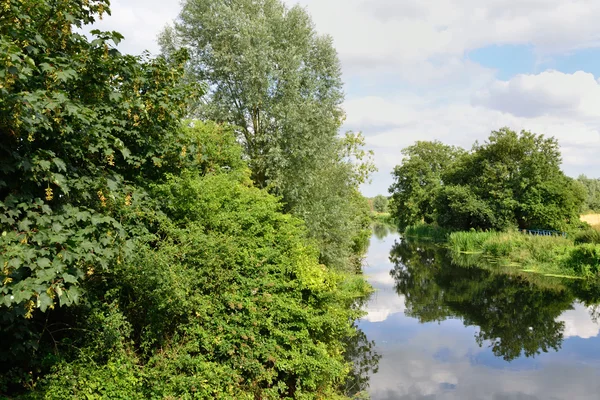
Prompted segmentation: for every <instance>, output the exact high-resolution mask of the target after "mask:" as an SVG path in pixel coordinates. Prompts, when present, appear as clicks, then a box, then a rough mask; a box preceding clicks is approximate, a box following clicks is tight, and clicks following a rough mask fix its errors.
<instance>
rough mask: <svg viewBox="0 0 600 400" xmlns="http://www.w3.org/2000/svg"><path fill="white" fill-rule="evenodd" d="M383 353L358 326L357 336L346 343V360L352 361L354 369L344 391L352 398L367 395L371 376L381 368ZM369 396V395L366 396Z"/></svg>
mask: <svg viewBox="0 0 600 400" xmlns="http://www.w3.org/2000/svg"><path fill="white" fill-rule="evenodd" d="M380 358H381V355H380V354H379V353H377V352H376V351H375V342H373V341H370V340H369V339H368V338H367V335H366V334H365V333H364V332H363V331H362V330H361V329H359V328H358V327H356V336H354V337H352V338H350V339H349V340H348V343H347V345H346V360H347V361H349V362H351V363H352V370H351V371H350V374H349V377H348V379H347V380H346V382H345V383H344V393H345V394H346V395H347V396H349V397H352V398H355V399H360V398H362V396H363V395H364V396H366V393H367V392H366V391H367V389H368V388H369V378H370V376H371V375H372V374H376V373H377V371H378V369H379V359H380ZM366 398H368V397H366Z"/></svg>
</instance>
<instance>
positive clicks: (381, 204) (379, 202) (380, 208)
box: [373, 194, 389, 213]
mask: <svg viewBox="0 0 600 400" xmlns="http://www.w3.org/2000/svg"><path fill="white" fill-rule="evenodd" d="M388 203H389V201H388V198H387V197H385V196H383V195H381V194H380V195H377V196H375V197H374V198H373V210H375V211H376V212H378V213H385V212H387V211H388Z"/></svg>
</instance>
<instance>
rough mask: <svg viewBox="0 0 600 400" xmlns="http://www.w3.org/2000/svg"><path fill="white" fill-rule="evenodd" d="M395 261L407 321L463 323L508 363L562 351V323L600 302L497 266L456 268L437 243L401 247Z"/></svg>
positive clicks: (593, 295)
mask: <svg viewBox="0 0 600 400" xmlns="http://www.w3.org/2000/svg"><path fill="white" fill-rule="evenodd" d="M390 259H391V261H392V262H393V264H394V269H393V270H392V271H391V272H390V274H391V275H392V276H393V277H394V279H395V281H396V284H395V287H396V291H397V292H398V294H400V295H404V296H405V297H406V314H407V315H409V316H411V317H414V318H417V319H418V320H419V321H420V322H423V323H424V322H432V321H444V320H446V319H448V318H461V319H462V320H463V323H464V324H465V325H471V326H478V327H479V329H480V331H479V333H478V334H477V336H476V340H477V342H478V344H479V345H480V346H482V345H483V344H484V342H485V341H489V342H490V346H491V348H492V350H493V353H494V354H495V355H496V356H497V357H502V358H503V359H504V360H506V361H511V360H514V359H516V358H517V357H520V356H521V355H525V356H527V357H533V356H535V355H537V354H540V353H541V352H548V351H549V350H550V349H553V350H558V349H559V348H560V346H561V343H562V341H563V331H564V323H563V322H561V321H557V317H559V316H560V315H561V314H562V313H563V312H564V311H566V310H569V309H572V304H573V302H574V301H575V299H576V298H578V297H579V298H580V299H582V301H583V302H584V303H588V305H589V304H593V303H597V300H598V289H597V285H595V286H591V287H590V288H582V287H581V286H580V283H577V282H573V281H570V282H564V281H561V280H556V279H554V280H548V279H546V280H544V279H543V278H540V277H539V276H538V277H535V276H532V277H530V276H525V275H518V274H506V273H499V272H497V271H496V270H495V268H494V267H492V266H490V267H488V268H486V267H483V268H464V267H459V266H456V265H452V262H451V260H450V257H449V254H448V251H447V250H446V249H444V248H441V247H438V246H435V245H434V244H431V243H416V242H411V241H404V240H402V241H400V242H396V244H395V245H394V247H393V249H392V251H391V255H390ZM592 288H595V290H591V289H592ZM586 289H587V290H586ZM590 290H591V291H590ZM575 293H577V296H576V295H575Z"/></svg>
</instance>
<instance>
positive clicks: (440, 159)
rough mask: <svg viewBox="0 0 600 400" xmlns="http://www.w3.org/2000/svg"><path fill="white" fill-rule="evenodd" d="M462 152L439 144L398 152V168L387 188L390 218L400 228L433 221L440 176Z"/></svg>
mask: <svg viewBox="0 0 600 400" xmlns="http://www.w3.org/2000/svg"><path fill="white" fill-rule="evenodd" d="M463 153H464V151H463V150H462V149H460V148H457V147H453V146H447V145H445V144H443V143H441V142H438V141H434V142H416V143H415V144H414V145H412V146H409V147H407V148H405V149H403V150H402V155H403V156H404V159H403V160H402V164H400V165H398V166H397V167H396V168H394V172H393V173H392V175H393V177H394V183H393V184H392V186H390V189H389V191H390V193H391V194H392V199H391V202H390V210H391V214H392V216H393V217H394V219H396V220H397V221H398V222H399V225H400V228H401V229H404V228H405V227H406V226H408V225H413V224H416V223H418V222H421V221H425V222H426V223H431V222H433V221H434V220H435V215H436V210H435V198H436V194H437V192H438V190H439V189H440V188H441V186H442V184H443V181H442V174H443V173H444V172H446V170H447V169H448V168H449V167H450V165H451V164H452V163H453V162H454V161H455V160H456V159H457V158H459V157H460V156H461V155H462V154H463Z"/></svg>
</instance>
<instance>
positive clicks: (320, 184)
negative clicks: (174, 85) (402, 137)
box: [160, 0, 370, 254]
mask: <svg viewBox="0 0 600 400" xmlns="http://www.w3.org/2000/svg"><path fill="white" fill-rule="evenodd" d="M160 43H161V46H162V49H163V52H164V53H165V54H166V55H167V56H168V55H169V54H171V53H172V52H173V51H174V50H175V49H177V48H179V47H185V48H187V49H188V50H189V53H190V54H191V61H190V63H189V66H188V77H189V79H195V80H197V81H202V82H205V83H207V87H208V88H209V91H208V94H207V96H206V97H205V98H204V99H203V101H202V102H200V106H199V108H198V114H199V117H201V118H204V119H213V120H216V121H226V122H228V123H230V124H232V125H235V126H236V127H237V130H238V135H239V138H240V141H241V142H242V143H243V146H244V149H245V155H246V157H247V159H248V163H249V166H250V168H251V170H252V178H253V180H254V182H255V183H256V185H257V186H259V187H262V188H268V189H269V191H270V192H272V193H274V194H276V195H278V196H281V197H282V199H283V202H284V205H285V210H286V211H291V212H293V213H294V214H296V215H300V216H302V218H303V219H305V221H306V222H307V225H308V227H309V234H310V235H311V236H312V237H314V238H315V239H317V241H318V242H319V243H321V244H322V246H321V251H322V253H325V252H326V251H327V252H331V251H330V250H331V248H330V249H325V247H324V246H325V243H328V244H327V246H329V247H331V246H334V247H337V249H336V250H335V251H334V253H338V254H342V253H345V252H347V243H348V242H349V241H348V240H347V236H348V234H349V233H350V234H352V232H356V230H355V229H354V228H352V225H353V224H352V221H351V220H349V217H350V216H352V210H351V209H350V208H349V207H351V202H350V201H349V198H350V196H351V193H353V192H354V191H355V190H356V189H357V186H358V183H360V182H358V181H357V179H356V178H357V177H364V174H362V172H364V171H365V168H366V170H369V169H370V164H368V163H367V164H363V167H364V166H365V165H366V167H364V168H363V169H362V170H361V169H360V168H359V169H355V168H351V169H348V168H347V163H346V161H347V160H348V158H347V157H345V155H346V154H345V149H346V148H347V146H346V145H345V143H347V140H348V139H347V138H346V139H342V138H339V137H338V130H339V129H340V127H341V125H342V122H343V119H344V112H343V110H342V108H341V104H342V101H343V98H344V96H343V91H342V80H341V68H340V63H339V60H338V57H337V53H336V51H335V49H334V48H333V45H332V40H331V38H330V37H328V36H321V35H318V34H317V33H316V32H315V29H314V26H313V23H312V21H311V19H310V16H309V15H308V14H307V13H306V11H305V10H304V9H302V8H301V7H299V6H294V7H291V8H287V7H286V6H285V5H284V4H283V3H282V1H281V0H186V1H184V2H183V9H182V11H181V14H180V15H179V19H178V20H177V23H176V25H175V27H174V28H167V29H166V30H165V31H164V32H163V34H162V35H161V37H160ZM349 137H351V138H353V139H352V140H354V141H355V143H356V141H357V140H358V142H360V141H361V138H360V136H356V135H350V136H349ZM353 148H356V147H353ZM357 154H361V153H360V150H358V153H357V152H355V153H354V154H352V155H351V157H350V158H356V157H354V156H356V155H357ZM332 204H333V205H334V206H333V207H332ZM351 219H352V218H351ZM349 227H350V229H349ZM333 232H346V233H345V234H344V235H337V234H333ZM344 247H346V249H343V248H344ZM338 250H339V251H338Z"/></svg>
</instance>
